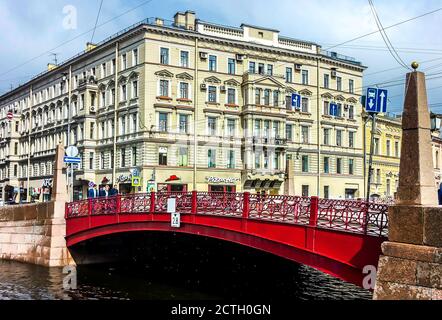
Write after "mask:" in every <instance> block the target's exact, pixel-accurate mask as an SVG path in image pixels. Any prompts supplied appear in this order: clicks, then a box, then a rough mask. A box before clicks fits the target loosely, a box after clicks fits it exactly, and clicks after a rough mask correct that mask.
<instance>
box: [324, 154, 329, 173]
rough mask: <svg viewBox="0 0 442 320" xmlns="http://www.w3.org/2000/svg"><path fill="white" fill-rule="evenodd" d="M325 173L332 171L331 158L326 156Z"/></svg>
mask: <svg viewBox="0 0 442 320" xmlns="http://www.w3.org/2000/svg"><path fill="white" fill-rule="evenodd" d="M324 173H330V158H329V157H324Z"/></svg>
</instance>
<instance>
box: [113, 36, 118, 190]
mask: <svg viewBox="0 0 442 320" xmlns="http://www.w3.org/2000/svg"><path fill="white" fill-rule="evenodd" d="M118 45H119V43H118V42H117V43H116V44H115V70H114V73H115V86H114V90H115V97H114V132H113V134H114V142H113V153H114V156H113V159H112V160H113V161H112V185H115V183H116V179H115V176H116V170H117V168H116V167H117V132H118V131H117V128H118V92H119V86H118V65H119V59H118V50H119V49H118Z"/></svg>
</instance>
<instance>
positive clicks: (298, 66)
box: [295, 63, 302, 71]
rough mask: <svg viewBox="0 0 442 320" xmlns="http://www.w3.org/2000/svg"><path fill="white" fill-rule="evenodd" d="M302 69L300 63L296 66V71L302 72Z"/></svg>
mask: <svg viewBox="0 0 442 320" xmlns="http://www.w3.org/2000/svg"><path fill="white" fill-rule="evenodd" d="M301 67H302V64H299V63H297V64H295V70H296V71H301Z"/></svg>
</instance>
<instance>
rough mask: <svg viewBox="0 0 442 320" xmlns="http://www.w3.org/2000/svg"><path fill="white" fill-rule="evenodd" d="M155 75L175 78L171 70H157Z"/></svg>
mask: <svg viewBox="0 0 442 320" xmlns="http://www.w3.org/2000/svg"><path fill="white" fill-rule="evenodd" d="M155 75H156V76H159V77H165V78H173V73H172V72H170V71H169V70H161V71H157V72H155Z"/></svg>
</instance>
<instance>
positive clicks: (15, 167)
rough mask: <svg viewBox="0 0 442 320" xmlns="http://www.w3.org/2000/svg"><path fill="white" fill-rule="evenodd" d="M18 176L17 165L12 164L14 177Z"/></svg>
mask: <svg viewBox="0 0 442 320" xmlns="http://www.w3.org/2000/svg"><path fill="white" fill-rule="evenodd" d="M17 175H18V165H16V164H14V177H17Z"/></svg>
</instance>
